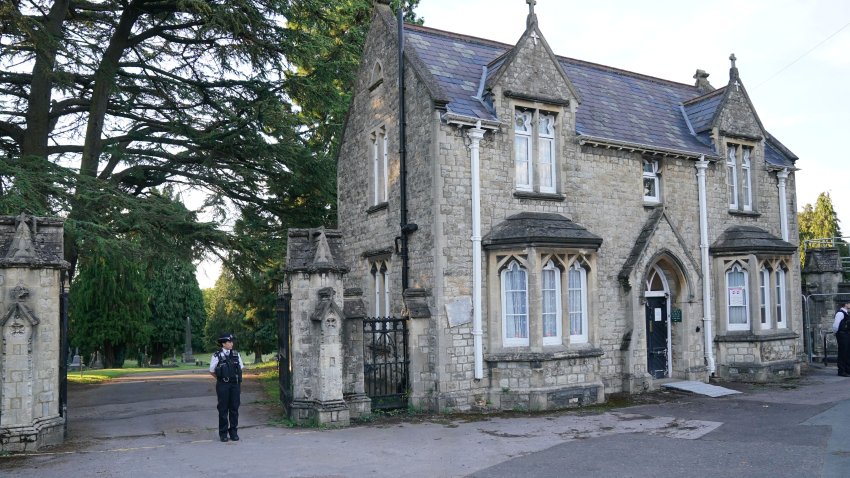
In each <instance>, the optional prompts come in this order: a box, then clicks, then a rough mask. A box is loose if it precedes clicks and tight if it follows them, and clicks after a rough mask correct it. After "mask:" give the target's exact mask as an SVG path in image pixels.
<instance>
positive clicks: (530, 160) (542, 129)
mask: <svg viewBox="0 0 850 478" xmlns="http://www.w3.org/2000/svg"><path fill="white" fill-rule="evenodd" d="M556 119H557V117H556V115H555V114H554V113H551V112H548V111H544V110H537V109H533V108H516V109H515V110H514V169H515V176H516V189H517V190H518V191H527V192H540V193H548V194H554V193H556V192H557V191H558V187H557V185H558V173H557V171H558V164H557V163H558V158H557V148H556V143H555V138H556V123H557V122H556Z"/></svg>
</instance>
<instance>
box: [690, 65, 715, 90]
mask: <svg viewBox="0 0 850 478" xmlns="http://www.w3.org/2000/svg"><path fill="white" fill-rule="evenodd" d="M708 77H709V74H708V72H706V71H705V70H699V69H698V70H697V72H696V73H694V79H695V80H696V83H694V86H696V87H697V89H698V90H699V91H700V93H702V94H705V93H711V92H712V91H714V90H715V88H714V87H713V86H711V83H709V82H708Z"/></svg>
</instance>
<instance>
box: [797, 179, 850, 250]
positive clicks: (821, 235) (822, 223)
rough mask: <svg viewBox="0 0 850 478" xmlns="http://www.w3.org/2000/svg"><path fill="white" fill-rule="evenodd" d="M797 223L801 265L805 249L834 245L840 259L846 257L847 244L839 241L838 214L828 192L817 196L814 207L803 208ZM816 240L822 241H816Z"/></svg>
mask: <svg viewBox="0 0 850 478" xmlns="http://www.w3.org/2000/svg"><path fill="white" fill-rule="evenodd" d="M797 222H798V223H799V227H800V261H801V262H802V264H803V265H805V261H806V257H805V256H806V254H805V249H806V248H807V247H808V248H811V247H827V246H833V245H834V246H836V247H838V249H839V252H840V253H841V255H842V257H848V248H847V243H846V242H845V241H844V240H842V239H841V227H840V226H839V220H838V214H837V213H836V212H835V208H834V207H833V205H832V198H831V197H830V196H829V193H828V192H823V193H820V194H819V195H818V199H817V201H816V202H815V205H814V207H812V205H811V204H806V205H805V206H803V210H802V211H800V212H799V213H797ZM836 238H837V239H836ZM818 239H824V240H823V241H818ZM807 241H808V242H807Z"/></svg>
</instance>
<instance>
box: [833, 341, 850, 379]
mask: <svg viewBox="0 0 850 478" xmlns="http://www.w3.org/2000/svg"><path fill="white" fill-rule="evenodd" d="M835 340H836V342H838V373H839V374H842V375H844V374H848V375H850V332H838V333H836V334H835Z"/></svg>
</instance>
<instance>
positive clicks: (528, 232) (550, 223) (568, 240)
mask: <svg viewBox="0 0 850 478" xmlns="http://www.w3.org/2000/svg"><path fill="white" fill-rule="evenodd" d="M482 244H483V245H484V247H485V248H486V247H488V246H495V245H526V244H557V245H561V246H572V247H590V248H593V249H598V248H599V246H600V245H602V238H601V237H599V236H597V235H596V234H593V233H592V232H590V231H588V230H587V229H585V228H584V227H582V226H580V225H578V224H576V223H574V222H572V221H570V220H569V219H567V218H566V217H564V216H562V215H560V214H555V213H545V212H521V213H519V214H514V215H513V216H510V217H508V218H507V219H505V220H504V221H502V222H500V223H499V224H497V225H496V226H494V227H493V229H492V230H491V231H490V233H489V234H487V235H486V236H484V238H483V239H482Z"/></svg>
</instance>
